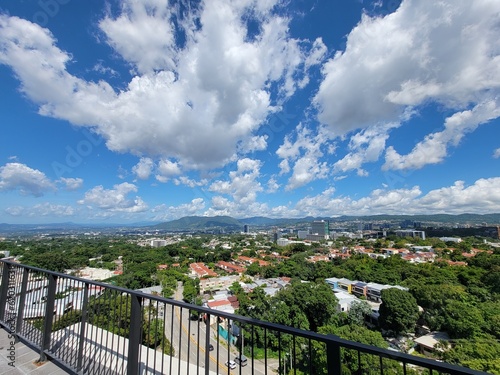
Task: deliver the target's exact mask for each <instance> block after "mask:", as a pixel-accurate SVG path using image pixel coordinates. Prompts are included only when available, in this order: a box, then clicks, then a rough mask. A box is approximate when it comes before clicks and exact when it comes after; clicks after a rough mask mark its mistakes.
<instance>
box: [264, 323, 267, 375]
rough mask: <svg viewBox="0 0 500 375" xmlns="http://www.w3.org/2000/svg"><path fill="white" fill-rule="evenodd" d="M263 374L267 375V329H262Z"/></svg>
mask: <svg viewBox="0 0 500 375" xmlns="http://www.w3.org/2000/svg"><path fill="white" fill-rule="evenodd" d="M264 366H265V367H264V374H265V375H267V328H264Z"/></svg>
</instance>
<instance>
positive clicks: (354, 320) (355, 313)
mask: <svg viewBox="0 0 500 375" xmlns="http://www.w3.org/2000/svg"><path fill="white" fill-rule="evenodd" d="M371 312H372V308H371V307H370V305H369V304H368V302H366V301H354V302H353V303H352V304H351V307H350V309H349V311H348V313H347V323H348V324H350V325H356V326H363V325H364V324H365V317H366V316H367V315H370V314H371Z"/></svg>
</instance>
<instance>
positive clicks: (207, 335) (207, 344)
mask: <svg viewBox="0 0 500 375" xmlns="http://www.w3.org/2000/svg"><path fill="white" fill-rule="evenodd" d="M205 316H206V319H205V325H206V327H205V375H208V374H209V373H210V349H209V347H210V314H206V315H205Z"/></svg>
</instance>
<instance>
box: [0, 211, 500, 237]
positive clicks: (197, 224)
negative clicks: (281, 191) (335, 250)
mask: <svg viewBox="0 0 500 375" xmlns="http://www.w3.org/2000/svg"><path fill="white" fill-rule="evenodd" d="M321 219H324V220H329V221H331V222H343V221H364V222H380V221H393V222H394V221H395V222H397V221H404V220H411V221H416V222H424V223H429V222H434V223H446V224H472V225H474V224H483V223H484V224H486V225H499V224H500V214H485V215H478V214H460V215H447V214H438V215H372V216H339V217H334V218H328V217H311V216H309V217H303V218H281V219H271V218H268V217H263V216H255V217H250V218H245V219H235V218H233V217H230V216H212V217H208V216H185V217H183V218H180V219H177V220H173V221H168V222H164V223H159V224H158V223H151V222H141V223H133V224H111V223H101V224H76V223H71V222H67V223H49V224H6V223H0V233H12V232H38V233H40V232H44V231H51V232H53V231H58V232H61V231H84V230H92V229H94V230H105V229H109V230H112V229H114V230H118V228H136V229H141V228H142V229H146V230H147V229H150V230H155V229H156V230H164V231H172V232H177V231H205V230H211V229H224V230H226V231H228V232H229V231H241V230H243V226H244V225H245V224H248V225H251V226H254V227H261V228H262V227H286V226H291V225H297V224H301V223H304V224H306V223H310V222H311V221H313V220H321Z"/></svg>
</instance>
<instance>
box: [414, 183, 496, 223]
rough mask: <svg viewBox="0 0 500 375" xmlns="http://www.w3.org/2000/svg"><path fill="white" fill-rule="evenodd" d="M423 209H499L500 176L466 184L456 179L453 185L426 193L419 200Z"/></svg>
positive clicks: (435, 210)
mask: <svg viewBox="0 0 500 375" xmlns="http://www.w3.org/2000/svg"><path fill="white" fill-rule="evenodd" d="M419 204H420V205H421V207H422V208H423V210H432V211H433V212H435V213H439V212H446V213H450V214H460V213H464V212H469V213H478V214H483V213H494V212H499V210H500V178H499V177H495V178H481V179H479V180H477V181H476V182H475V183H474V184H473V185H470V186H466V185H465V183H464V182H463V181H456V182H455V184H454V185H453V186H449V187H443V188H440V189H436V190H433V191H430V192H429V193H427V194H426V195H425V196H424V197H422V198H421V199H420V200H419Z"/></svg>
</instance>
